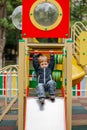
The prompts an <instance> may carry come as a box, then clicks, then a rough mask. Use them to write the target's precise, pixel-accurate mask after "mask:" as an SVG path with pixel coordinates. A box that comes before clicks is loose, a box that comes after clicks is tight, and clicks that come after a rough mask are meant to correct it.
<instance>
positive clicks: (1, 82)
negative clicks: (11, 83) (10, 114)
mask: <svg viewBox="0 0 87 130" xmlns="http://www.w3.org/2000/svg"><path fill="white" fill-rule="evenodd" d="M2 88H3V76H2V75H1V74H0V89H2ZM0 95H2V90H0Z"/></svg>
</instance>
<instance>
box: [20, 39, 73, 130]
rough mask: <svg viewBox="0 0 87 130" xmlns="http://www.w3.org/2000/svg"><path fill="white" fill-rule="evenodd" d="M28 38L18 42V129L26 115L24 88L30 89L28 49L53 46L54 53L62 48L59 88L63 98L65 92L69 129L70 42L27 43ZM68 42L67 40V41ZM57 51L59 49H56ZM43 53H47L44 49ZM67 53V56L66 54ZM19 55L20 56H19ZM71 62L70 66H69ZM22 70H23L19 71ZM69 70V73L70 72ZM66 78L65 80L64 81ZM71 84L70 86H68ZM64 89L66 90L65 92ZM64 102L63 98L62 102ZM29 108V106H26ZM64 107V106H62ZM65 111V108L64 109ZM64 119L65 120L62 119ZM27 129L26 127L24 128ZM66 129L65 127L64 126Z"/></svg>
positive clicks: (70, 105) (70, 94) (42, 48)
mask: <svg viewBox="0 0 87 130" xmlns="http://www.w3.org/2000/svg"><path fill="white" fill-rule="evenodd" d="M28 41H29V40H28V39H25V40H22V41H21V42H20V43H19V46H20V47H19V66H20V67H19V77H20V78H19V85H18V86H21V87H19V97H18V99H19V115H18V121H19V122H18V129H19V130H20V129H24V126H25V125H26V124H25V125H24V124H22V123H21V122H26V121H24V120H25V118H26V116H24V115H25V114H24V109H25V105H24V104H25V97H24V93H25V88H26V90H27V88H28V89H29V92H30V91H31V89H30V87H32V86H30V84H29V80H30V78H29V71H30V70H29V69H30V64H31V63H29V62H30V60H29V52H30V50H32V49H40V50H43V51H42V52H44V49H46V50H49V49H53V48H54V53H55V51H56V52H57V51H58V50H60V49H61V51H62V50H63V49H64V57H63V65H62V68H63V74H62V86H61V89H62V92H63V95H62V96H63V98H65V94H66V97H67V100H66V102H67V103H66V104H67V105H66V107H67V108H66V110H67V112H66V113H67V116H66V118H67V121H69V124H68V129H71V126H72V125H71V113H72V112H71V110H72V109H71V107H72V102H71V100H72V98H70V97H71V96H72V91H71V89H72V80H71V79H72V58H71V57H72V43H71V42H70V43H61V44H57V43H54V44H49V43H47V44H45V46H44V44H43V43H42V44H40V43H38V44H35V43H34V42H33V43H28ZM65 42H66V41H65ZM68 42H69V41H68ZM66 51H67V54H65V52H66ZM58 52H59V51H58ZM45 53H47V52H46V51H45ZM24 54H25V55H24ZM66 55H67V56H66ZM20 57H21V58H20ZM70 64H71V67H69V66H70ZM21 70H23V71H21ZM70 72H71V73H70ZM24 77H25V79H26V80H25V79H24ZM65 80H67V81H65ZM70 86H71V87H70ZM65 90H66V92H65ZM26 102H27V99H26ZM63 103H65V100H64V102H63ZM28 109H29V108H28ZM63 109H64V108H63ZM64 111H65V109H64ZM64 121H65V120H64ZM26 129H27V128H26ZM64 129H66V128H64Z"/></svg>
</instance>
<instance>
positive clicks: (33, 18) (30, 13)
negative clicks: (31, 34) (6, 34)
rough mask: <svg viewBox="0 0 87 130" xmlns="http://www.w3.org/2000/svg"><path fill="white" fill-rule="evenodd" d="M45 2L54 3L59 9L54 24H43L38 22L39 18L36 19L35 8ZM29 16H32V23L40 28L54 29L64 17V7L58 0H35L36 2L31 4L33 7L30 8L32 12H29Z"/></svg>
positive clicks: (45, 29)
mask: <svg viewBox="0 0 87 130" xmlns="http://www.w3.org/2000/svg"><path fill="white" fill-rule="evenodd" d="M43 3H49V4H52V5H53V6H55V7H56V9H57V10H58V16H57V18H56V20H55V21H54V23H53V24H51V25H46V26H45V25H41V24H39V23H38V22H37V20H36V19H35V16H34V11H35V8H36V7H37V6H38V5H39V4H43ZM29 17H30V20H31V22H32V24H33V25H34V26H35V27H36V28H38V29H40V30H44V31H49V30H52V29H54V28H56V27H57V26H58V25H59V24H60V22H61V20H62V18H63V12H62V8H61V6H60V4H59V3H58V2H57V1H56V0H37V1H36V2H34V4H33V5H32V6H31V9H30V12H29Z"/></svg>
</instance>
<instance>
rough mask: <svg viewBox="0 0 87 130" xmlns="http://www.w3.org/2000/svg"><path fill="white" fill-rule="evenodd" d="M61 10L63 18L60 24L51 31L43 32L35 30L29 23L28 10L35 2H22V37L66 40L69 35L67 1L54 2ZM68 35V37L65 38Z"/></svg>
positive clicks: (68, 8)
mask: <svg viewBox="0 0 87 130" xmlns="http://www.w3.org/2000/svg"><path fill="white" fill-rule="evenodd" d="M56 1H57V2H58V3H59V4H60V6H61V7H62V10H63V18H62V21H61V23H60V24H59V25H58V26H57V27H56V28H55V29H53V30H49V31H43V30H39V29H37V28H36V27H35V26H34V25H33V24H32V23H31V21H30V18H29V12H30V8H31V6H32V5H33V3H34V2H36V0H23V10H22V11H23V18H22V37H24V38H28V37H30V38H33V37H36V38H58V37H59V38H68V37H70V35H69V33H70V32H69V31H70V28H69V21H70V7H69V0H65V1H64V0H56ZM24 34H26V35H25V36H24ZM67 34H68V36H67Z"/></svg>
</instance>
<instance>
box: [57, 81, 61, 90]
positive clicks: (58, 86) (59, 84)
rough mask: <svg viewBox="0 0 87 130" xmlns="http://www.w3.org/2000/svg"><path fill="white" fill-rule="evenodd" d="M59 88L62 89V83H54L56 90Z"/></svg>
mask: <svg viewBox="0 0 87 130" xmlns="http://www.w3.org/2000/svg"><path fill="white" fill-rule="evenodd" d="M61 87H62V82H61V81H59V82H56V88H57V89H61Z"/></svg>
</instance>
